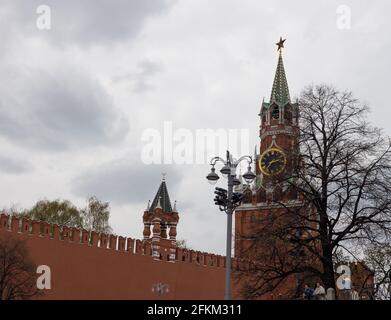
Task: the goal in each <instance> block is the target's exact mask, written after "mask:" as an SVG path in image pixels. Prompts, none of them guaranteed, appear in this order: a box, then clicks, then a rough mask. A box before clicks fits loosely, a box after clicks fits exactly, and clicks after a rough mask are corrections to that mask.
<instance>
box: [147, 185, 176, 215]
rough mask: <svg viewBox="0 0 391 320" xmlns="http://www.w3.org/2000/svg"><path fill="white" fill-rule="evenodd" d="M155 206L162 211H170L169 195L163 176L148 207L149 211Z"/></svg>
mask: <svg viewBox="0 0 391 320" xmlns="http://www.w3.org/2000/svg"><path fill="white" fill-rule="evenodd" d="M156 208H161V209H162V211H163V212H172V207H171V201H170V196H169V195H168V190H167V185H166V179H165V178H164V177H163V179H162V182H161V184H160V187H159V189H158V191H157V193H156V196H155V198H154V199H153V201H152V204H151V206H150V207H149V212H153V210H155V209H156Z"/></svg>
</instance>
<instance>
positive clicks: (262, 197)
mask: <svg viewBox="0 0 391 320" xmlns="http://www.w3.org/2000/svg"><path fill="white" fill-rule="evenodd" d="M262 202H266V191H265V190H263V189H262V188H261V189H259V190H258V191H257V203H262Z"/></svg>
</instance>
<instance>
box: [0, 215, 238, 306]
mask: <svg viewBox="0 0 391 320" xmlns="http://www.w3.org/2000/svg"><path fill="white" fill-rule="evenodd" d="M7 233H8V234H12V235H13V236H15V237H17V238H19V239H26V240H27V241H26V243H27V247H28V251H29V254H30V257H31V258H32V260H33V261H34V263H36V264H37V265H47V266H49V267H50V270H51V289H49V290H43V291H44V293H45V294H44V295H43V296H42V298H41V297H40V299H223V297H224V273H225V268H224V266H225V257H223V256H218V255H214V254H209V253H204V252H198V251H192V250H185V249H179V248H177V249H176V259H175V261H168V260H169V257H168V255H169V252H168V251H166V250H167V249H164V248H161V251H160V253H161V257H160V259H157V260H156V259H154V258H152V255H151V246H150V244H148V243H143V242H142V241H140V240H135V239H132V238H124V237H118V236H115V235H106V234H98V233H95V232H88V231H86V230H80V229H76V228H67V227H64V228H61V227H59V226H58V225H49V224H48V223H44V222H38V221H30V220H28V219H18V218H16V217H9V216H7V215H5V214H1V215H0V236H1V235H4V234H7ZM235 265H236V260H234V262H233V266H234V267H235ZM159 283H161V284H164V285H166V286H165V288H168V292H164V293H163V294H161V295H159V294H158V293H156V292H153V290H152V288H153V287H154V286H155V287H156V285H157V284H159Z"/></svg>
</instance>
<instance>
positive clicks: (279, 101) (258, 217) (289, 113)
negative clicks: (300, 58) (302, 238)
mask: <svg viewBox="0 0 391 320" xmlns="http://www.w3.org/2000/svg"><path fill="white" fill-rule="evenodd" d="M284 42H285V40H283V39H282V38H280V41H279V42H278V43H277V46H278V62H277V69H276V73H275V76H274V82H273V87H272V91H271V95H270V101H269V102H265V101H263V102H262V105H261V110H260V113H259V116H260V122H261V124H260V132H259V136H260V148H259V153H258V154H257V153H256V154H255V155H254V156H255V160H256V176H257V177H256V181H255V183H253V185H251V186H249V185H244V186H240V188H242V190H238V191H241V192H243V194H244V200H243V203H242V205H241V206H240V207H238V208H237V209H236V212H235V256H237V257H240V256H244V255H245V251H246V248H247V247H248V245H249V242H250V241H251V240H250V238H251V234H250V233H251V230H252V229H253V227H254V226H256V225H257V223H258V224H259V223H260V221H262V220H263V219H265V217H267V216H270V215H273V214H275V213H276V212H278V211H281V210H283V208H285V207H286V206H299V205H300V201H299V200H298V195H297V192H296V190H294V188H292V187H291V184H290V183H289V181H290V179H293V177H292V171H293V170H292V168H293V167H294V166H295V165H296V164H295V159H296V157H295V155H297V153H298V137H299V127H298V103H292V101H291V98H290V94H289V87H288V82H287V78H286V74H285V69H284V63H283V59H282V49H283V48H284Z"/></svg>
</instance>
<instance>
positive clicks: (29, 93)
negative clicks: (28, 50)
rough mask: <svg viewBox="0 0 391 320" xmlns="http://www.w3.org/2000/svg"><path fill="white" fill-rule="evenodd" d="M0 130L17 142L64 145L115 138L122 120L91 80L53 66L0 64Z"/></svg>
mask: <svg viewBox="0 0 391 320" xmlns="http://www.w3.org/2000/svg"><path fill="white" fill-rule="evenodd" d="M1 69H2V70H3V71H5V72H6V73H7V74H8V75H10V77H9V81H8V82H7V83H5V84H2V85H0V135H1V136H3V137H5V138H7V139H8V140H10V141H12V142H15V143H18V144H19V145H23V146H30V147H34V148H35V147H41V148H46V149H69V148H72V147H80V146H96V145H103V144H107V143H109V142H110V143H112V142H116V141H121V139H123V138H124V137H125V136H126V133H127V131H128V121H127V120H126V119H125V118H124V116H123V115H122V114H121V113H120V112H119V111H117V110H116V108H115V106H114V103H113V101H112V98H111V97H110V96H109V95H108V94H107V93H106V91H105V89H104V88H103V87H102V86H101V85H100V84H99V83H98V82H97V81H96V80H94V79H92V78H91V77H89V76H88V75H86V74H84V73H82V72H81V71H79V70H75V69H72V68H71V67H69V66H64V67H62V68H58V69H56V70H54V69H53V70H51V71H50V72H49V71H44V70H37V69H24V70H21V69H18V68H15V67H12V68H1Z"/></svg>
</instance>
